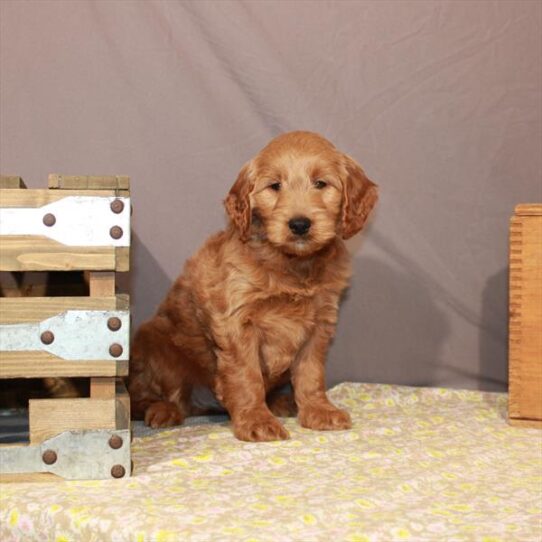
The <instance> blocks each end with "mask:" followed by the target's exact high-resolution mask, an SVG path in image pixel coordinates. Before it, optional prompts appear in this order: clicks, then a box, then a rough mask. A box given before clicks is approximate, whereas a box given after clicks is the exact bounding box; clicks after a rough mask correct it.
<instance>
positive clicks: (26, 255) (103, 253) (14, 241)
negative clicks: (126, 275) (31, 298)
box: [0, 235, 130, 271]
mask: <svg viewBox="0 0 542 542" xmlns="http://www.w3.org/2000/svg"><path fill="white" fill-rule="evenodd" d="M0 239H1V240H0V244H1V245H2V250H0V271H84V270H91V271H109V270H111V271H115V270H116V271H128V270H129V269H130V249H129V248H128V247H85V246H82V247H69V246H65V245H62V244H60V243H58V242H57V241H54V240H52V239H48V238H46V237H42V236H30V235H10V236H6V237H2V238H0Z"/></svg>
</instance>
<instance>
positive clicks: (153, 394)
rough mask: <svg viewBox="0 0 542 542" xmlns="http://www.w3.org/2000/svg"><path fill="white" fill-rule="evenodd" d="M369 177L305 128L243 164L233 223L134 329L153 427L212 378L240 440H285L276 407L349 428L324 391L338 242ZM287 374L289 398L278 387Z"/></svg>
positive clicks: (358, 216)
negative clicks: (138, 327) (155, 308)
mask: <svg viewBox="0 0 542 542" xmlns="http://www.w3.org/2000/svg"><path fill="white" fill-rule="evenodd" d="M376 200H377V190H376V185H375V184H374V183H373V182H371V181H370V180H369V179H368V178H367V177H366V176H365V173H364V172H363V170H362V169H361V167H360V166H359V165H358V164H357V163H356V162H355V161H354V160H353V159H352V158H350V157H349V156H347V155H346V154H343V153H342V152H340V151H339V150H337V149H336V148H335V147H334V146H333V145H332V144H331V143H330V142H329V141H327V140H326V139H324V138H323V137H321V136H319V135H317V134H314V133H311V132H291V133H286V134H283V135H280V136H279V137H277V138H275V139H273V140H272V141H271V142H270V143H269V144H268V145H267V146H266V147H265V148H264V149H263V150H262V151H261V152H260V153H259V154H258V155H257V156H256V157H255V158H254V159H252V160H250V161H249V162H248V163H247V164H245V165H244V166H243V168H242V169H241V172H240V173H239V176H238V178H237V180H236V181H235V184H234V185H233V187H232V188H231V190H230V192H229V194H228V196H227V198H226V201H225V207H226V210H227V213H228V215H229V218H230V223H229V225H228V227H227V229H226V230H225V231H222V232H219V233H217V234H215V235H213V236H212V237H211V238H210V239H208V241H207V242H206V243H205V244H204V245H203V247H202V248H201V249H200V250H199V252H198V253H197V254H196V255H195V256H194V257H192V258H191V259H190V260H189V261H188V262H187V263H186V266H185V268H184V272H183V274H182V275H181V276H180V277H179V278H178V279H177V280H176V282H175V283H174V284H173V286H172V288H171V290H170V291H169V293H168V295H167V297H166V299H165V300H164V301H163V302H162V304H161V305H160V306H159V308H158V311H157V313H156V315H155V316H154V317H153V318H152V319H151V320H149V321H147V322H145V323H144V324H143V325H142V326H141V327H140V329H139V330H138V331H137V333H136V335H135V337H134V341H133V347H132V360H131V364H130V376H129V383H128V386H129V391H130V395H131V399H132V410H133V413H134V415H135V416H136V417H143V418H144V420H145V423H147V424H148V425H150V426H151V427H165V426H170V425H176V424H180V423H182V421H183V419H184V418H185V417H186V416H187V415H189V414H190V413H191V412H192V411H191V407H190V397H191V393H192V389H193V387H194V386H208V387H209V388H210V389H211V390H212V391H213V392H214V394H215V395H216V397H217V398H218V400H219V401H220V402H221V403H222V405H223V406H224V407H225V408H226V410H227V411H228V413H229V414H230V417H231V421H232V425H233V432H234V434H235V436H236V437H237V438H239V439H241V440H246V441H270V440H278V439H286V438H288V432H287V431H286V429H285V428H284V426H283V425H282V423H281V422H280V421H279V420H278V419H277V418H276V417H275V416H274V414H273V413H276V414H277V415H286V414H293V412H294V411H295V409H297V413H298V419H299V423H300V424H301V425H302V426H303V427H307V428H310V429H316V430H339V429H348V428H350V426H351V421H350V416H349V414H348V413H347V412H345V411H344V410H339V409H338V408H337V407H335V406H334V405H333V404H332V403H331V402H330V401H329V400H328V398H327V397H326V392H325V369H324V367H325V359H326V352H327V349H328V346H329V343H330V340H331V339H332V337H333V335H334V332H335V326H336V323H337V312H338V307H339V298H340V295H341V292H342V291H343V290H344V288H345V287H346V285H347V283H348V279H349V277H350V263H349V259H350V258H349V254H348V252H347V250H346V248H345V245H344V243H343V239H348V238H349V237H351V236H352V235H354V234H355V233H357V232H358V231H359V230H361V228H362V227H363V225H364V223H365V222H366V220H367V217H368V215H369V212H370V211H371V209H372V208H373V206H374V205H375V203H376ZM287 382H291V384H292V387H293V391H294V396H293V400H290V399H288V397H285V396H277V395H274V393H273V392H274V390H276V389H277V388H279V387H281V386H283V385H284V384H285V383H287Z"/></svg>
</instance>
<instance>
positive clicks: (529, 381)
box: [508, 205, 542, 426]
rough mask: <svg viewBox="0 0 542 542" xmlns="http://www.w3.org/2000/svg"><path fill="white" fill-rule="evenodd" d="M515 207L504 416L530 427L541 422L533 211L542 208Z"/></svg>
mask: <svg viewBox="0 0 542 542" xmlns="http://www.w3.org/2000/svg"><path fill="white" fill-rule="evenodd" d="M518 207H520V208H522V209H523V211H525V213H524V214H521V216H517V215H516V216H514V217H513V218H512V221H511V225H510V231H511V232H513V233H514V234H515V235H514V236H511V237H510V318H509V362H508V367H509V394H508V415H509V418H510V423H513V424H518V423H519V422H520V421H521V420H525V423H528V424H529V426H533V424H534V422H536V421H539V422H542V243H541V241H542V213H540V215H538V214H537V213H536V212H534V211H536V210H537V209H539V210H542V205H522V206H518ZM517 209H518V208H517V207H516V211H517ZM523 425H525V424H523Z"/></svg>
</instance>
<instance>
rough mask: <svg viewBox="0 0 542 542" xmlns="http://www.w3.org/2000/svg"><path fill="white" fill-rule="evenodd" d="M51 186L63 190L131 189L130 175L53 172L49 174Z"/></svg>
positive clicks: (49, 184)
mask: <svg viewBox="0 0 542 542" xmlns="http://www.w3.org/2000/svg"><path fill="white" fill-rule="evenodd" d="M48 186H49V188H55V189H57V188H60V189H63V190H89V189H90V190H95V189H98V190H104V189H114V190H129V189H130V177H128V176H126V175H105V176H96V175H60V174H58V173H51V174H50V175H49V182H48Z"/></svg>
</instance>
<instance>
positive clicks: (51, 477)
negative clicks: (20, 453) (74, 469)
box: [0, 472, 64, 492]
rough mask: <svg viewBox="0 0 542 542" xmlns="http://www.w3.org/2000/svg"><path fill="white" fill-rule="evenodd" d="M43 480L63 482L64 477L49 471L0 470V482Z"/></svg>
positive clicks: (15, 482)
mask: <svg viewBox="0 0 542 542" xmlns="http://www.w3.org/2000/svg"><path fill="white" fill-rule="evenodd" d="M44 482H46V483H51V482H64V478H61V477H60V476H57V475H56V474H52V473H50V472H31V473H28V474H6V473H3V472H0V484H34V483H44ZM0 492H1V491H0Z"/></svg>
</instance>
